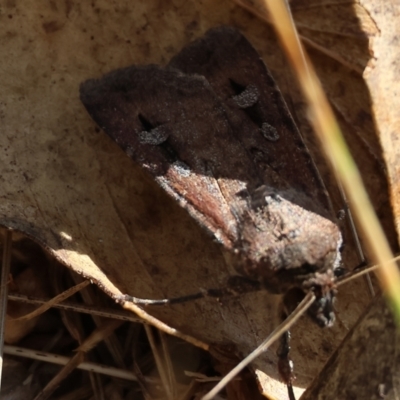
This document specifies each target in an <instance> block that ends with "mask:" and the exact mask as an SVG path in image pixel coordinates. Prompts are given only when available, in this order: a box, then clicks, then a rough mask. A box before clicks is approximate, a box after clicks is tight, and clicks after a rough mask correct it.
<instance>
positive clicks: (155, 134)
mask: <svg viewBox="0 0 400 400" xmlns="http://www.w3.org/2000/svg"><path fill="white" fill-rule="evenodd" d="M139 120H140V122H141V123H142V125H143V128H144V130H143V131H141V132H139V142H140V143H142V144H151V145H153V146H158V145H160V144H161V143H164V142H165V141H166V140H167V139H168V136H169V131H168V129H167V127H166V126H165V125H160V126H157V127H153V125H152V124H151V123H150V122H149V121H148V120H147V119H146V118H144V117H143V115H141V114H139Z"/></svg>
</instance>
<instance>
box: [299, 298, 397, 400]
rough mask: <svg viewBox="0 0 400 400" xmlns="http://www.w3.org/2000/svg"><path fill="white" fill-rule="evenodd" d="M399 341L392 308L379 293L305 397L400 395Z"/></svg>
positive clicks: (392, 399) (387, 398)
mask: <svg viewBox="0 0 400 400" xmlns="http://www.w3.org/2000/svg"><path fill="white" fill-rule="evenodd" d="M399 344H400V336H399V330H398V329H396V324H395V321H394V319H393V315H392V312H391V311H390V310H389V309H388V307H387V305H386V302H385V299H384V298H383V297H381V296H378V297H377V298H376V299H374V301H373V302H372V303H371V306H370V307H369V308H368V309H367V311H366V313H365V315H363V317H362V318H361V319H360V321H358V323H357V325H356V326H355V327H354V328H353V329H352V330H351V331H350V332H349V334H348V335H347V336H346V338H345V339H344V341H343V343H342V345H341V346H340V347H339V348H338V349H337V350H336V352H335V353H334V354H333V355H332V357H331V358H330V359H329V361H328V363H327V364H326V366H325V367H324V369H323V371H322V372H321V374H320V376H319V377H318V379H317V380H315V381H314V382H313V384H312V385H311V386H310V388H308V389H307V391H306V392H305V393H304V395H303V396H302V397H301V400H314V399H324V400H333V399H353V400H363V399H371V400H379V399H385V400H395V399H398V390H399V386H398V382H399V361H400V359H399V353H398V351H397V350H398V349H399V347H398V346H399Z"/></svg>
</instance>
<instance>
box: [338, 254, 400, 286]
mask: <svg viewBox="0 0 400 400" xmlns="http://www.w3.org/2000/svg"><path fill="white" fill-rule="evenodd" d="M399 260H400V255H399V256H396V257H395V258H393V259H392V261H399ZM379 267H381V265H380V264H377V265H370V266H367V267H364V268H360V269H359V270H357V271H352V272H349V273H348V274H346V275H343V276H341V277H340V278H338V279H337V281H336V286H340V285H343V284H344V283H347V282H350V281H352V280H353V279H356V278H359V277H360V276H363V275H366V274H368V273H370V272H371V271H375V270H376V269H378V268H379Z"/></svg>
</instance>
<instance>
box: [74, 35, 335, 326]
mask: <svg viewBox="0 0 400 400" xmlns="http://www.w3.org/2000/svg"><path fill="white" fill-rule="evenodd" d="M80 97H81V101H82V102H83V104H84V106H85V107H86V109H87V111H88V112H89V114H90V115H91V117H92V118H93V119H94V120H95V122H96V123H97V124H98V125H99V126H100V127H101V128H102V129H103V130H104V131H105V132H106V133H107V134H108V135H109V136H110V137H111V138H112V139H113V140H115V142H116V143H117V144H118V145H119V146H120V147H121V148H122V149H123V150H124V151H125V153H126V154H127V155H128V156H129V157H130V158H132V159H133V160H134V161H135V162H136V163H138V164H139V165H141V166H142V167H143V168H144V169H145V170H146V171H147V172H148V173H149V174H151V175H152V176H153V177H154V179H155V180H156V181H157V182H158V184H159V185H160V186H161V187H162V188H163V189H164V190H165V191H166V192H167V193H168V194H169V195H171V196H172V197H173V198H174V199H176V201H177V202H178V203H179V204H180V205H181V206H182V207H184V208H185V209H186V210H187V211H188V212H189V214H190V215H191V216H192V217H193V218H194V219H195V220H196V221H197V222H198V223H200V224H201V225H202V226H203V227H204V228H205V229H207V231H208V232H209V233H210V234H211V235H212V236H213V238H214V239H215V240H216V241H217V242H219V243H220V244H221V248H222V251H223V253H224V256H225V259H226V262H227V263H229V264H230V265H232V266H233V267H234V268H235V270H236V271H237V273H238V276H240V277H244V278H245V279H246V280H247V281H252V282H256V283H257V285H259V286H261V287H262V288H263V289H265V290H268V291H269V292H271V293H290V292H291V291H297V290H301V291H302V292H308V291H310V290H312V291H314V292H315V294H316V297H317V298H316V301H315V302H314V304H313V306H312V307H311V308H310V314H311V316H312V318H313V319H314V320H315V321H316V322H317V323H318V324H319V325H321V326H329V325H331V324H332V323H333V321H334V311H333V306H332V304H333V300H334V297H335V292H336V289H335V279H336V277H335V272H336V271H337V270H338V268H339V266H340V263H341V246H342V235H341V231H340V229H339V227H338V225H337V224H336V222H335V221H336V218H335V215H334V212H333V210H332V205H331V203H330V200H329V196H328V194H327V192H326V190H325V187H324V185H323V182H322V180H321V178H320V176H319V174H318V171H317V169H316V167H315V165H314V163H313V161H312V158H311V156H310V154H309V152H308V150H307V148H306V146H305V145H304V142H303V140H302V137H301V135H300V133H299V131H298V129H297V127H296V125H295V123H294V121H293V118H292V117H291V115H290V112H289V110H288V108H287V106H286V104H285V102H284V100H283V97H282V94H281V92H280V90H279V88H278V87H277V85H276V83H275V82H274V80H273V78H272V76H271V74H270V72H269V71H268V69H267V67H266V66H265V64H264V62H263V61H262V60H261V58H260V56H259V55H258V53H257V51H256V50H255V49H254V48H253V47H252V45H251V44H250V43H249V42H248V40H247V39H246V38H245V37H244V36H243V35H242V34H241V33H240V32H238V31H237V30H236V29H234V28H230V27H219V28H214V29H211V30H210V31H208V32H207V33H206V34H205V36H204V37H202V38H200V39H198V40H196V41H194V42H193V43H191V44H189V45H188V46H187V47H185V48H184V49H183V50H182V51H181V52H180V53H179V54H178V55H176V56H175V57H174V58H173V59H172V60H171V61H170V62H169V64H168V65H167V66H166V67H161V66H157V65H147V66H132V67H128V68H125V69H120V70H117V71H113V72H111V73H109V74H107V75H105V76H104V77H103V78H101V79H99V80H96V79H93V80H88V81H86V82H84V83H83V84H82V85H81V87H80ZM247 281H246V282H247ZM234 286H235V288H239V286H240V285H238V284H236V283H235V285H234ZM239 291H240V290H239ZM188 297H190V296H188Z"/></svg>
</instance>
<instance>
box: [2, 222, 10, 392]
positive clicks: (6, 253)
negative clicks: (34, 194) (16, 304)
mask: <svg viewBox="0 0 400 400" xmlns="http://www.w3.org/2000/svg"><path fill="white" fill-rule="evenodd" d="M11 248H12V230H11V229H7V230H6V233H5V238H4V247H3V262H2V267H1V278H0V388H1V376H2V373H3V351H4V334H5V323H6V313H7V292H8V286H7V283H8V275H9V273H10V264H11Z"/></svg>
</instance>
